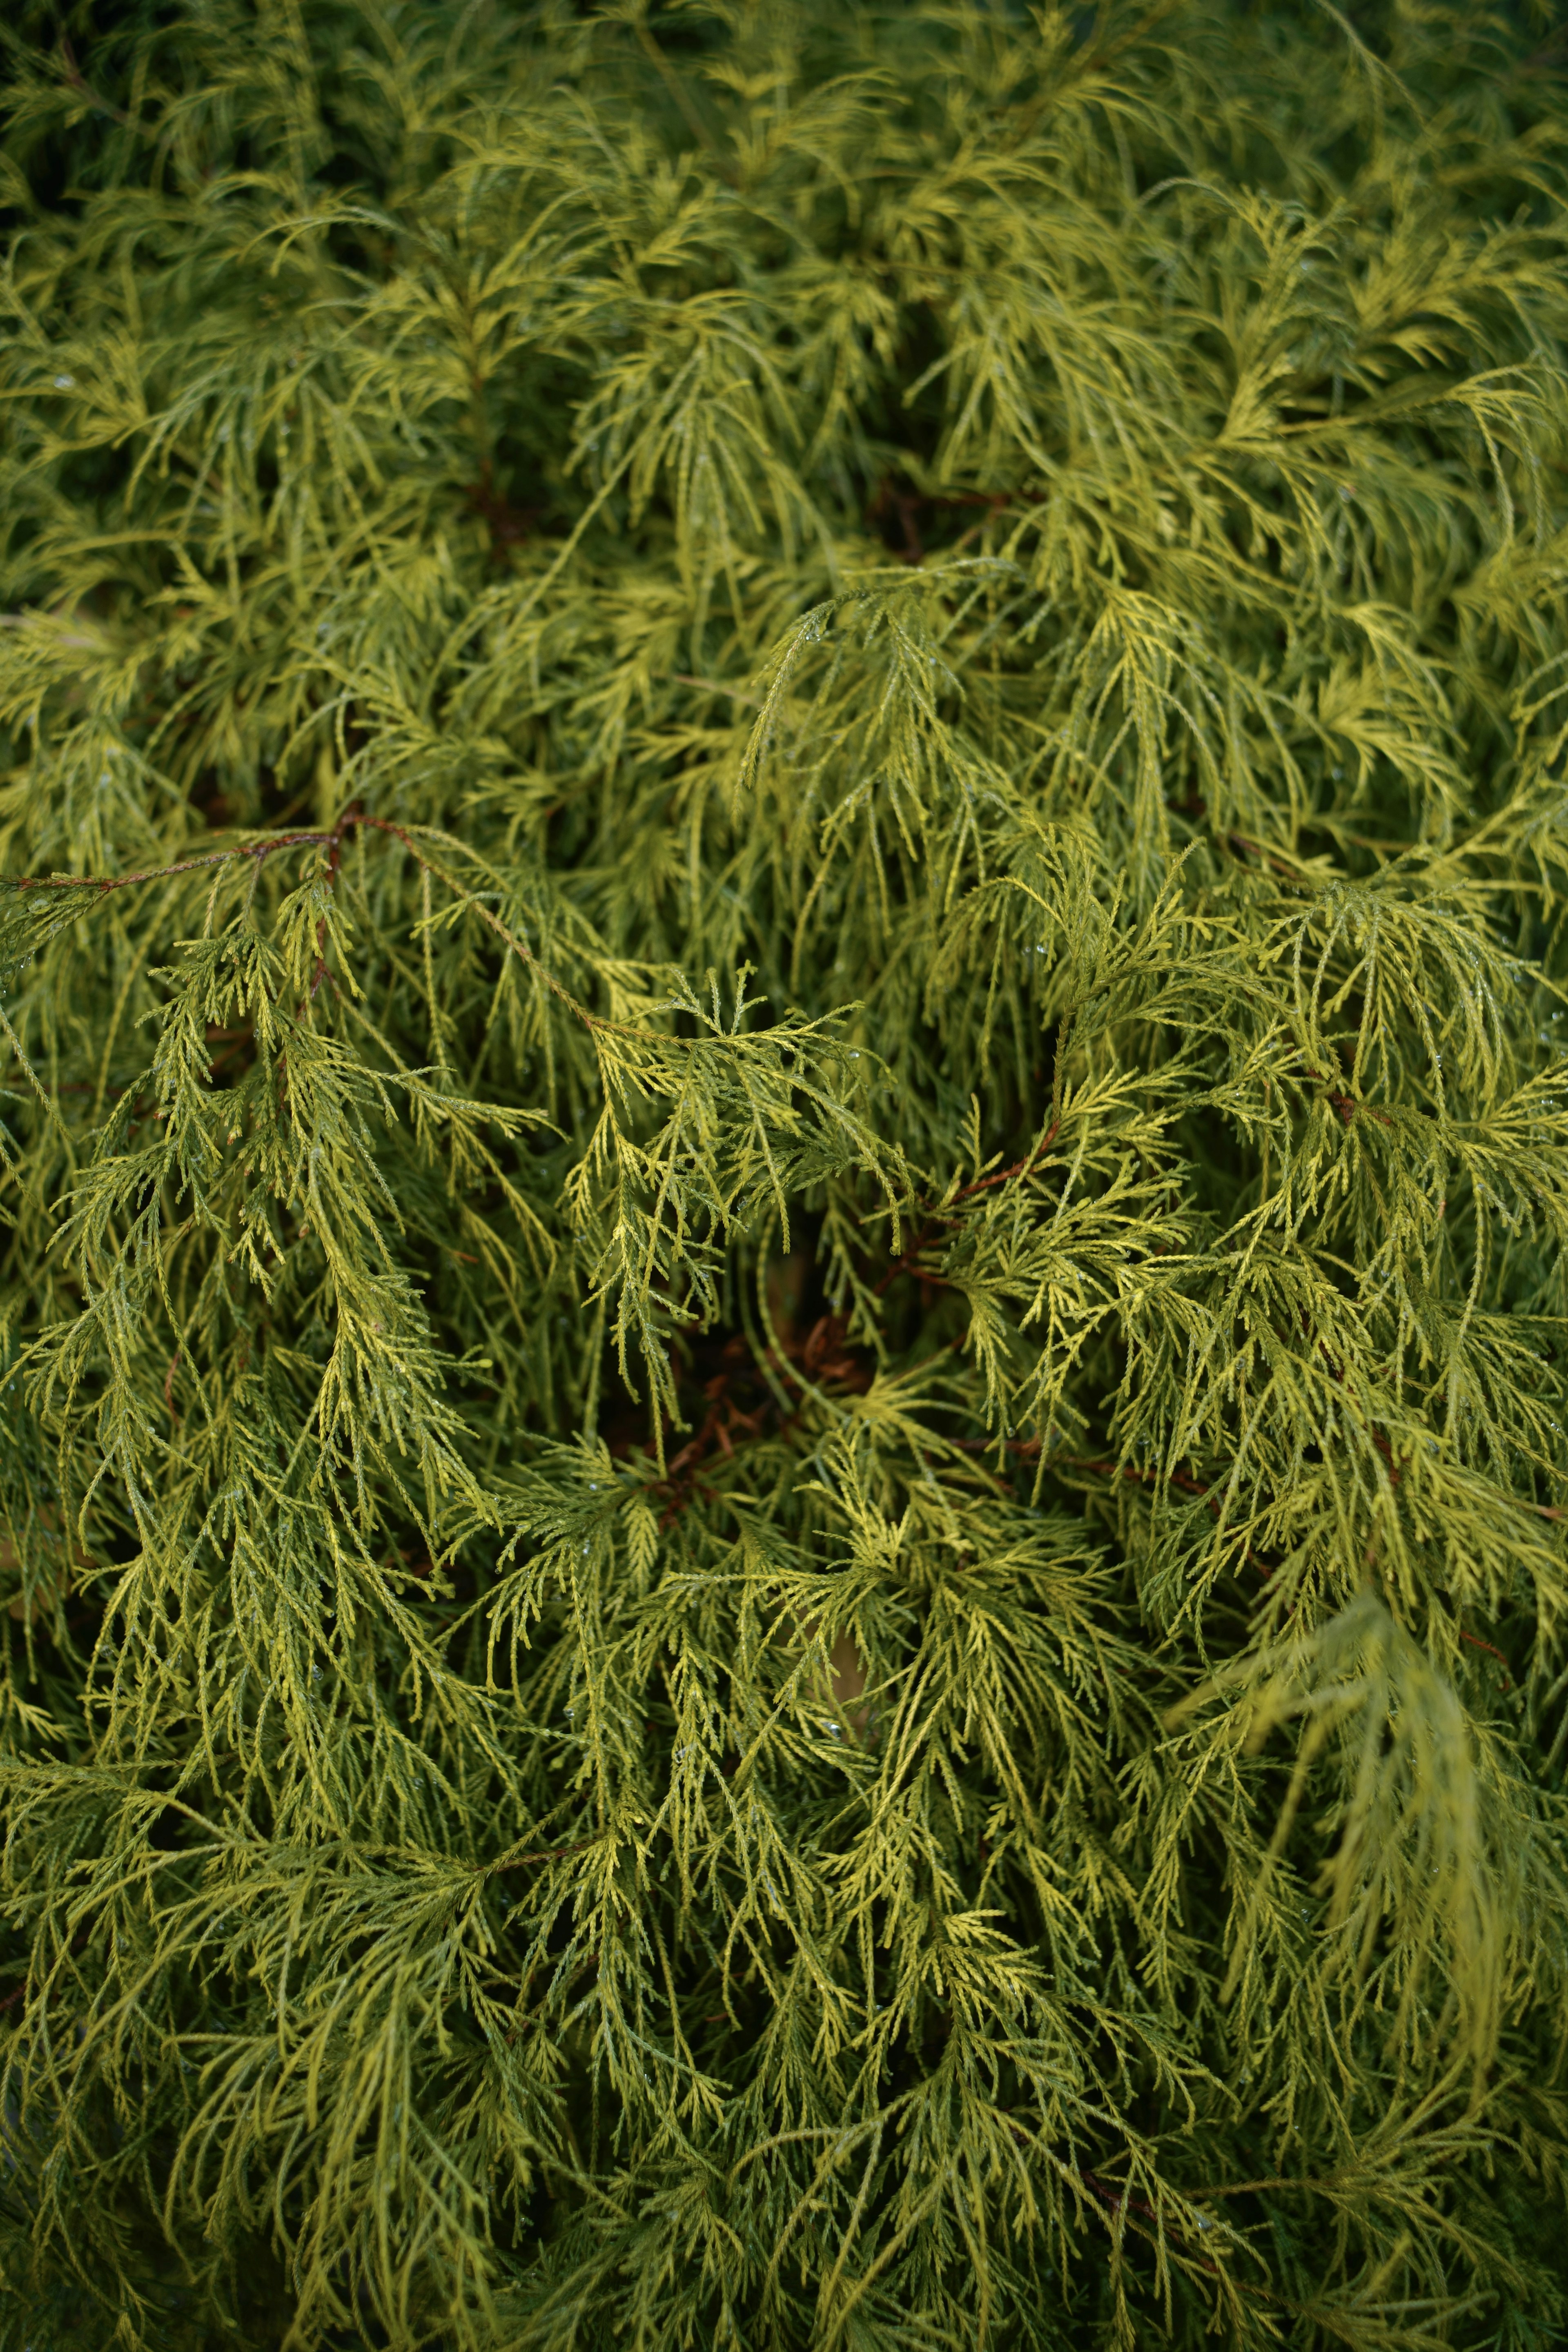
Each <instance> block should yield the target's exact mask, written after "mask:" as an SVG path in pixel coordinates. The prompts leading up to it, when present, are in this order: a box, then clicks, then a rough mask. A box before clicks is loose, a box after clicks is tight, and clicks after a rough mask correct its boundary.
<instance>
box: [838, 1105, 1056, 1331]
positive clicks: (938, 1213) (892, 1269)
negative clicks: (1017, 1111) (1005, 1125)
mask: <svg viewBox="0 0 1568 2352" xmlns="http://www.w3.org/2000/svg"><path fill="white" fill-rule="evenodd" d="M1060 1126H1061V1121H1060V1119H1059V1118H1054V1119H1053V1120H1052V1121H1051V1123H1050V1125H1049V1127H1048V1128H1047V1129H1046V1131H1045V1134H1044V1135H1043V1136H1042V1137H1041V1139H1040V1140H1039V1142H1038V1143H1037V1145H1036V1147H1035V1149H1034V1150H1033V1151H1031V1152H1029V1153H1028V1154H1027V1155H1026V1158H1024V1159H1022V1160H1015V1161H1014V1162H1013V1165H1012V1166H1011V1168H1000V1169H998V1170H997V1171H996V1173H995V1174H994V1176H979V1177H976V1179H975V1181H974V1182H973V1184H965V1185H963V1187H962V1188H961V1190H960V1191H958V1192H955V1193H954V1194H953V1196H952V1200H951V1201H950V1202H948V1204H947V1206H946V1208H945V1209H929V1210H927V1212H926V1219H925V1223H924V1224H923V1225H922V1226H921V1230H920V1232H919V1233H918V1234H916V1235H915V1238H914V1240H913V1241H912V1242H911V1243H910V1246H909V1248H908V1249H907V1250H906V1251H905V1252H904V1254H903V1255H902V1257H900V1258H899V1259H897V1260H895V1262H894V1264H893V1265H890V1266H889V1268H888V1271H887V1272H886V1274H885V1275H883V1276H882V1278H881V1280H880V1281H879V1283H877V1284H875V1285H874V1286H873V1288H872V1292H871V1296H872V1297H873V1298H880V1297H882V1295H883V1293H884V1292H885V1291H886V1290H887V1289H888V1288H889V1286H890V1285H892V1284H893V1283H894V1282H896V1281H897V1280H898V1278H899V1276H900V1274H910V1273H912V1272H913V1271H914V1269H915V1265H916V1262H917V1260H918V1259H919V1257H920V1254H921V1251H922V1250H923V1249H929V1248H930V1246H931V1243H932V1242H933V1241H934V1240H935V1239H936V1234H937V1228H938V1226H940V1225H944V1224H951V1223H952V1211H953V1210H954V1209H956V1208H957V1206H958V1204H959V1202H961V1201H970V1200H973V1197H974V1195H975V1194H976V1193H977V1192H990V1191H992V1189H993V1188H994V1186H996V1185H999V1184H1011V1183H1013V1182H1014V1181H1016V1179H1017V1178H1018V1177H1020V1176H1026V1175H1029V1174H1030V1173H1032V1171H1034V1170H1035V1169H1036V1168H1037V1167H1038V1165H1039V1163H1040V1161H1041V1160H1043V1159H1044V1158H1045V1156H1046V1154H1047V1151H1049V1150H1050V1148H1051V1146H1052V1144H1053V1143H1054V1142H1055V1141H1056V1139H1057V1133H1058V1129H1059V1128H1060ZM921 1281H922V1282H934V1283H940V1282H941V1281H942V1276H941V1275H938V1274H922V1275H921Z"/></svg>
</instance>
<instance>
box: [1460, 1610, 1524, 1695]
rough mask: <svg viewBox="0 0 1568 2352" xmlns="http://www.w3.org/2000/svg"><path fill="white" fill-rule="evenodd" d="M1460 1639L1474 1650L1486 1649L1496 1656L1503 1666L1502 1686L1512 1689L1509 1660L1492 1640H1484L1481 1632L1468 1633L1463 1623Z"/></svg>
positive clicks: (1505, 1688)
mask: <svg viewBox="0 0 1568 2352" xmlns="http://www.w3.org/2000/svg"><path fill="white" fill-rule="evenodd" d="M1459 1639H1460V1641H1461V1642H1468V1643H1469V1645H1470V1647H1471V1649H1472V1650H1485V1651H1486V1652H1487V1653H1488V1654H1489V1656H1491V1657H1494V1658H1495V1659H1496V1660H1497V1662H1498V1664H1499V1665H1500V1667H1501V1668H1502V1686H1503V1688H1504V1690H1511V1689H1512V1688H1513V1683H1512V1680H1511V1678H1510V1675H1509V1671H1508V1660H1507V1659H1506V1658H1505V1657H1504V1656H1503V1654H1502V1652H1501V1651H1500V1649H1498V1648H1497V1646H1496V1645H1495V1643H1491V1642H1483V1641H1482V1639H1481V1637H1480V1635H1479V1633H1466V1631H1465V1629H1464V1627H1463V1626H1462V1625H1461V1626H1460V1628H1459Z"/></svg>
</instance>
